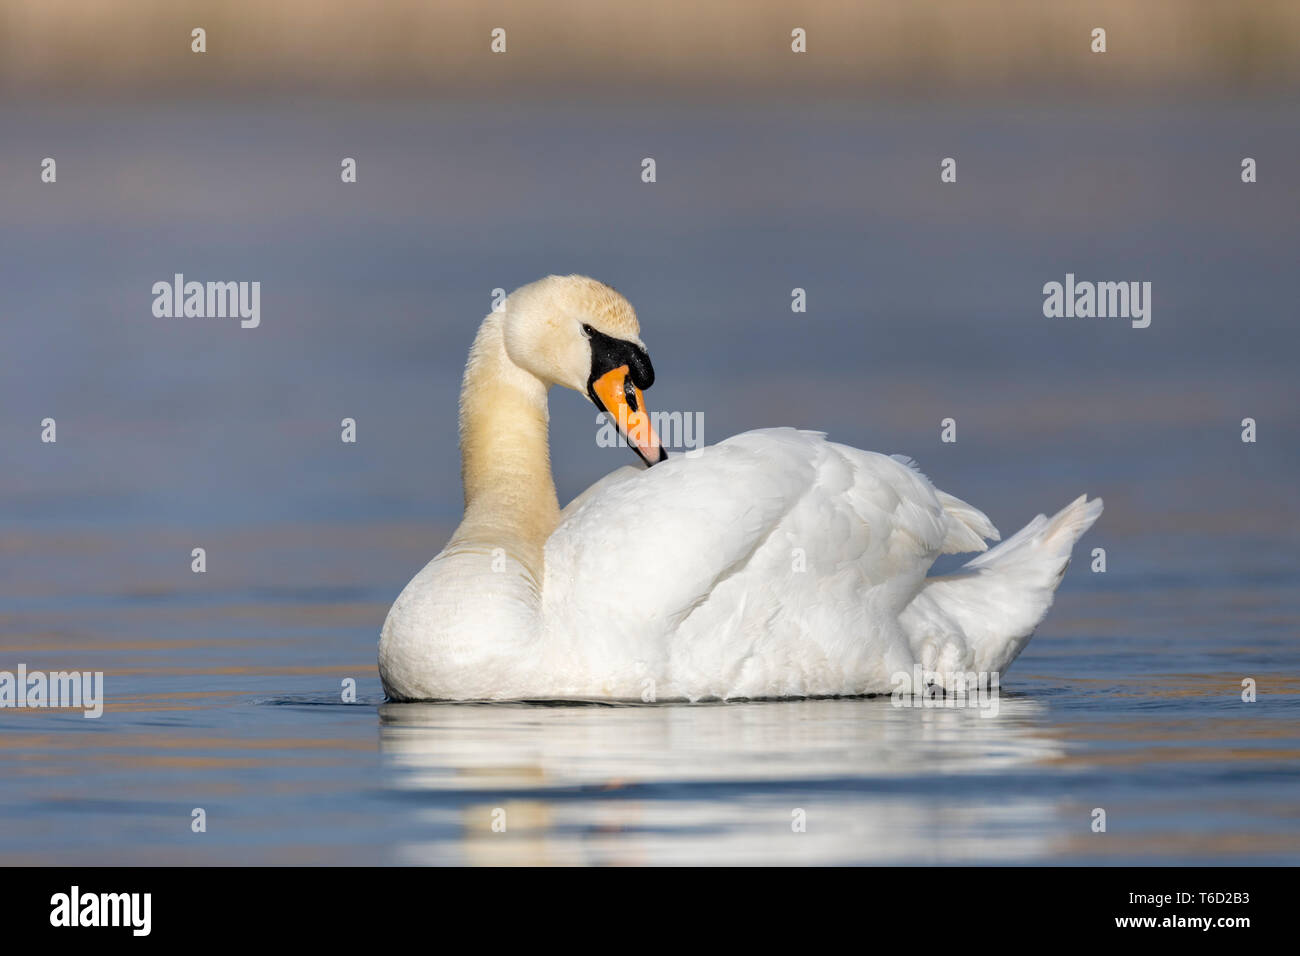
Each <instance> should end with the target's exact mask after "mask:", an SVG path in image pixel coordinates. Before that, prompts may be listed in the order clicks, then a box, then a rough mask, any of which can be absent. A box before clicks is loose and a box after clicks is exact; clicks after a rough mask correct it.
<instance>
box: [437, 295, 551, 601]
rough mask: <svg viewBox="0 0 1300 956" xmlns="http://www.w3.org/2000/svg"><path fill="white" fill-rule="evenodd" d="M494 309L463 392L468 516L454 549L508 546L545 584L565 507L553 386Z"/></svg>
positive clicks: (463, 477)
mask: <svg viewBox="0 0 1300 956" xmlns="http://www.w3.org/2000/svg"><path fill="white" fill-rule="evenodd" d="M501 320H502V315H501V314H500V313H494V314H492V315H489V316H488V317H487V318H486V319H484V320H483V325H482V327H481V328H480V329H479V331H478V335H477V337H475V339H474V346H473V348H472V349H470V354H469V362H468V364H467V365H466V367H465V378H464V381H463V382H462V384H461V389H460V462H461V465H460V471H461V481H462V483H463V484H464V486H465V517H464V519H463V520H462V521H461V523H460V527H459V528H457V529H456V533H455V535H453V536H452V539H451V543H450V544H449V545H448V547H449V548H455V549H473V550H481V549H482V550H491V549H493V548H504V549H505V552H506V554H507V555H509V556H511V557H513V558H515V559H517V560H518V561H519V562H520V563H521V564H523V565H524V567H525V568H526V569H527V570H528V571H529V573H530V574H531V575H532V577H533V580H534V583H535V584H536V585H537V586H538V588H539V589H540V587H541V581H542V552H543V548H544V546H545V544H546V539H547V538H549V537H550V535H551V532H552V531H554V530H555V526H556V524H557V523H558V522H559V517H560V504H559V501H558V500H557V498H556V496H555V482H554V480H553V479H552V478H551V455H550V444H549V440H548V437H547V425H548V422H549V419H550V416H549V413H548V411H547V407H546V385H545V384H543V383H542V382H541V381H540V380H539V379H538V378H537V377H536V376H534V375H533V374H532V373H530V372H527V371H525V370H523V369H521V368H520V367H519V366H518V365H516V364H515V363H514V362H512V361H511V360H510V357H509V356H508V355H507V354H506V349H505V342H504V339H503V336H502V328H501Z"/></svg>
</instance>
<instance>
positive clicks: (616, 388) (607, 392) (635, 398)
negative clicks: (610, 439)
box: [591, 365, 668, 465]
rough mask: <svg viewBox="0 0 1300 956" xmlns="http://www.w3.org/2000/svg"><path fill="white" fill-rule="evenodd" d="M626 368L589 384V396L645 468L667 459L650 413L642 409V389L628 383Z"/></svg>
mask: <svg viewBox="0 0 1300 956" xmlns="http://www.w3.org/2000/svg"><path fill="white" fill-rule="evenodd" d="M627 376H628V367H627V366H626V365H620V366H619V367H618V368H615V369H611V370H610V371H608V372H606V373H605V374H604V375H602V376H601V377H600V378H598V379H596V380H595V381H594V382H592V383H591V394H592V397H593V398H594V399H595V400H596V404H597V405H599V406H600V408H601V410H602V411H603V412H605V414H607V415H609V416H610V417H612V418H613V419H614V421H615V423H616V424H617V425H618V430H619V432H620V433H621V434H622V436H623V437H624V438H626V439H627V443H628V444H629V445H631V446H632V448H633V449H635V451H636V453H637V454H638V455H640V456H641V460H642V461H644V462H645V463H646V464H647V465H653V464H656V463H657V462H661V461H663V460H664V459H665V458H667V457H668V453H667V452H666V451H664V449H663V446H662V445H660V444H659V436H658V435H657V434H655V430H654V426H653V425H651V424H650V413H649V412H648V411H647V410H646V407H645V397H644V396H643V395H642V394H641V389H639V388H637V387H636V386H635V385H633V384H632V382H631V380H630V379H628V377H627Z"/></svg>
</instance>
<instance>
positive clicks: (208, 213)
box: [0, 101, 1300, 864]
mask: <svg viewBox="0 0 1300 956" xmlns="http://www.w3.org/2000/svg"><path fill="white" fill-rule="evenodd" d="M1298 118H1300V117H1298V116H1297V108H1296V107H1295V106H1294V105H1291V104H1280V103H1279V104H1275V105H1271V104H1259V103H1255V104H1244V103H1232V102H1226V103H1222V104H1200V105H1197V106H1188V105H1181V106H1180V105H1178V104H1170V103H1160V104H1143V103H1131V104H1108V105H1106V106H1104V107H1102V106H1083V105H1078V104H1046V105H1042V104H1015V105H1011V104H993V105H986V106H979V105H973V104H967V105H965V106H962V107H955V106H954V107H938V106H933V105H929V104H924V103H913V104H875V105H849V104H840V105H834V104H832V105H824V106H820V107H817V108H808V107H807V106H806V105H801V104H795V103H789V104H785V103H769V104H762V105H761V106H760V105H748V106H747V105H743V104H741V105H736V104H725V105H711V104H708V103H699V104H695V105H692V106H678V107H668V106H655V107H651V106H638V105H636V104H630V105H629V104H624V105H622V106H619V107H614V106H591V107H589V108H588V107H582V108H579V107H578V106H576V105H561V104H547V103H534V104H528V105H525V106H505V105H500V104H464V105H459V106H437V107H432V106H426V105H419V104H414V103H411V104H401V103H389V104H386V105H383V106H377V105H374V104H364V103H358V104H349V103H327V102H311V101H308V102H304V103H301V104H291V105H286V104H271V105H264V106H250V105H232V104H223V103H215V102H212V103H202V104H197V105H196V104H188V105H184V106H181V105H170V104H163V103H158V104H149V105H138V106H135V107H130V108H128V107H122V106H86V107H72V106H66V105H61V106H52V105H49V104H38V105H30V104H28V105H19V104H9V105H5V106H3V107H0V128H3V129H4V130H5V136H4V137H3V139H0V165H3V166H4V168H6V169H28V168H30V169H31V170H35V169H36V166H35V165H34V162H35V161H34V160H33V159H32V157H37V158H39V157H41V156H45V155H53V156H55V157H56V158H57V159H58V162H59V182H58V183H57V185H56V186H42V185H41V184H39V182H38V181H37V177H36V174H35V172H33V173H32V175H30V176H28V177H26V178H22V177H13V176H11V177H5V178H4V180H3V182H2V183H0V208H3V209H4V211H5V223H6V226H7V228H6V229H5V230H4V232H3V234H0V281H2V282H3V286H2V287H3V288H4V289H5V292H6V301H5V303H4V305H3V310H4V311H3V318H4V321H3V323H2V324H0V353H2V354H3V355H4V356H5V362H6V364H5V372H4V375H3V376H0V401H2V404H3V408H4V409H5V414H4V416H3V417H2V418H0V433H2V434H0V442H2V445H3V448H4V449H5V467H4V468H3V469H2V470H0V521H2V522H3V525H2V527H3V534H2V535H0V567H3V570H4V573H3V574H0V669H13V668H15V667H16V666H17V664H19V663H25V664H26V665H27V666H28V667H29V668H31V669H46V670H56V669H75V670H103V671H105V672H106V682H107V693H108V696H109V701H108V704H107V707H106V710H105V714H104V716H103V717H102V718H101V719H99V720H85V719H83V718H82V717H81V716H80V715H79V714H78V713H70V712H67V711H56V710H23V711H17V710H2V711H0V862H3V863H8V864H12V863H145V862H160V863H195V864H198V863H204V864H208V863H241V862H244V863H358V864H360V863H480V862H482V863H543V862H545V863H688V862H707V863H719V862H740V863H749V862H773V861H779V862H790V863H812V862H835V863H841V862H842V863H876V862H880V863H931V862H1016V863H1019V862H1050V863H1063V862H1083V863H1106V864H1110V863H1162V864H1190V863H1215V862H1225V863H1227V862H1231V863H1283V862H1285V863H1295V862H1297V861H1300V814H1297V810H1296V806H1297V800H1296V797H1297V783H1298V782H1300V769H1298V768H1300V763H1297V757H1298V756H1300V730H1297V727H1298V724H1297V717H1298V716H1300V686H1298V684H1300V678H1297V675H1300V650H1298V648H1297V640H1296V638H1297V634H1296V622H1297V619H1298V614H1297V612H1298V611H1300V607H1298V605H1300V597H1298V596H1297V595H1300V588H1297V584H1298V583H1300V582H1298V580H1297V578H1298V573H1297V568H1300V560H1298V559H1300V546H1298V544H1297V535H1296V530H1297V528H1296V524H1297V522H1296V518H1297V510H1296V504H1295V498H1294V488H1295V485H1296V479H1297V477H1300V414H1297V403H1296V385H1295V383H1296V374H1295V372H1296V354H1297V346H1298V345H1300V336H1298V335H1297V332H1296V326H1295V308H1294V288H1293V279H1294V275H1295V264H1296V259H1295V257H1296V249H1297V248H1300V245H1298V240H1300V222H1298V220H1297V217H1296V215H1295V211H1296V209H1297V208H1300V185H1297V184H1296V183H1295V182H1294V177H1286V176H1285V175H1284V169H1285V162H1286V158H1287V157H1290V156H1294V155H1296V151H1297V147H1300V123H1297V122H1296V120H1297V119H1298ZM345 155H347V156H356V157H357V159H358V168H359V173H360V181H359V182H358V183H357V184H356V185H355V186H346V187H345V186H342V185H341V184H340V183H339V182H338V163H339V159H340V158H341V157H342V156H345ZM646 155H653V156H656V157H657V159H658V163H659V181H658V182H657V183H655V184H654V185H653V186H643V185H642V184H641V183H640V182H639V178H638V177H639V170H640V160H641V158H642V157H643V156H646ZM949 155H951V156H955V157H957V158H958V162H959V179H958V184H957V185H956V186H953V187H943V188H940V186H939V185H938V182H937V179H938V177H937V167H938V159H939V158H941V157H943V156H949ZM1242 155H1255V156H1256V157H1257V158H1258V159H1259V162H1260V169H1261V181H1260V182H1259V183H1258V184H1256V185H1254V186H1245V185H1243V184H1241V183H1240V182H1239V181H1238V180H1237V173H1236V170H1237V168H1238V164H1239V161H1240V157H1241V156H1242ZM568 271H583V272H587V273H590V274H593V275H595V276H597V277H600V278H603V279H606V280H608V281H611V282H612V283H614V284H615V285H616V286H618V287H619V288H620V290H621V291H623V292H625V293H626V294H627V295H628V296H629V297H630V298H631V300H632V301H633V303H634V304H635V305H636V306H637V308H638V310H639V312H640V314H641V318H642V325H643V332H644V337H645V339H646V341H647V343H648V345H649V346H650V351H651V354H652V356H653V357H654V360H655V364H656V370H657V372H658V374H659V379H658V382H657V384H656V385H655V387H654V389H653V390H652V391H651V392H650V393H649V396H648V398H649V400H650V402H651V406H652V408H660V409H667V410H687V411H702V412H703V413H704V415H705V438H706V440H708V441H710V442H712V441H716V440H718V439H720V438H722V437H725V436H726V435H728V434H732V433H734V432H736V431H740V430H743V429H746V428H752V427H760V426H764V425H776V424H797V425H803V426H809V427H817V428H820V429H824V430H827V431H829V432H830V433H831V434H832V436H833V437H835V438H836V439H838V440H841V441H845V442H848V443H850V444H854V445H858V446H861V447H867V448H873V449H878V450H882V451H891V452H902V453H906V454H909V455H912V456H913V457H915V458H917V459H918V460H919V462H920V464H921V466H922V467H923V468H924V469H925V471H926V472H927V474H929V475H930V476H931V478H933V479H934V480H935V481H936V483H937V484H939V486H940V487H943V488H946V489H947V490H949V491H952V492H953V493H955V494H958V495H960V496H961V497H963V498H966V499H968V500H970V501H972V502H974V503H976V504H977V505H979V506H981V507H983V508H984V509H985V510H986V511H987V512H988V513H989V514H990V516H991V517H992V518H993V519H994V521H995V522H996V523H997V524H998V525H999V526H1000V527H1001V529H1002V531H1003V532H1004V534H1006V533H1010V532H1011V531H1014V530H1015V529H1016V528H1017V527H1019V526H1020V525H1021V524H1023V523H1024V522H1025V521H1027V520H1028V519H1029V518H1030V517H1032V516H1033V514H1035V513H1037V512H1038V511H1052V510H1055V509H1057V508H1059V507H1060V506H1062V505H1063V504H1065V503H1066V502H1067V501H1069V500H1070V499H1071V498H1073V497H1074V496H1075V495H1077V494H1078V493H1080V492H1083V491H1087V492H1088V493H1090V494H1096V495H1101V496H1102V497H1104V498H1105V499H1106V513H1105V514H1104V515H1103V517H1102V519H1101V521H1100V523H1099V524H1098V526H1097V527H1096V528H1095V529H1094V530H1093V531H1092V532H1091V533H1090V534H1089V535H1088V536H1087V537H1086V538H1085V539H1084V540H1083V542H1082V543H1081V545H1080V549H1079V551H1077V552H1076V560H1075V562H1074V564H1073V565H1072V566H1071V568H1070V569H1069V571H1068V573H1067V576H1066V579H1065V581H1064V583H1063V584H1062V586H1061V589H1060V593H1059V595H1058V600H1057V604H1056V606H1055V607H1054V608H1053V610H1052V612H1051V614H1050V616H1049V617H1048V619H1047V621H1046V622H1045V624H1044V625H1043V627H1042V628H1040V631H1039V633H1038V635H1037V636H1036V637H1035V639H1034V640H1033V642H1032V643H1031V644H1030V645H1029V648H1028V649H1027V650H1026V652H1025V653H1024V655H1023V656H1022V657H1021V658H1020V660H1019V661H1017V662H1016V664H1015V666H1014V667H1013V669H1012V670H1011V672H1010V673H1009V674H1008V675H1006V678H1005V680H1004V686H1003V689H1004V695H1003V698H1002V701H1001V710H1000V713H999V715H998V716H997V717H996V718H993V719H990V718H986V717H981V716H980V714H979V713H978V712H975V711H959V710H942V711H941V710H905V709H898V708H894V707H891V706H890V703H889V701H887V700H879V699H868V700H820V701H792V702H761V703H760V702H755V703H737V704H726V705H720V704H707V705H697V706H618V707H609V706H599V705H586V706H554V705H545V706H544V705H526V704H509V705H506V704H499V705H459V706H458V705H433V704H423V705H389V704H384V703H383V702H382V695H381V692H380V688H379V682H378V677H377V674H376V671H375V662H374V657H375V640H376V637H377V634H378V630H379V626H380V624H381V622H382V620H383V616H384V613H385V612H386V610H387V608H388V605H389V603H390V602H391V601H392V599H393V597H395V596H396V594H397V592H398V591H399V590H400V589H401V587H402V585H403V584H405V582H406V581H407V580H408V579H409V577H410V576H411V575H412V574H413V573H414V572H415V571H416V570H417V569H418V568H419V567H420V566H421V565H422V564H423V563H424V562H425V561H426V560H427V559H428V558H429V557H430V556H431V555H432V554H434V553H435V552H436V551H437V550H438V548H439V547H440V546H441V545H442V543H443V541H444V540H445V538H446V535H447V534H448V532H449V530H450V528H451V527H453V526H454V523H455V521H456V520H457V517H458V506H459V500H458V499H459V486H458V480H457V460H456V454H455V415H454V408H455V397H456V388H457V384H458V378H459V372H460V367H461V364H462V363H463V360H464V353H465V350H466V348H467V347H468V344H469V341H470V339H471V338H472V335H473V332H474V329H475V327H476V325H477V322H478V319H479V318H480V317H481V316H482V314H483V313H484V312H485V311H486V309H487V307H488V303H489V297H490V292H491V290H492V289H493V288H495V287H498V286H500V287H504V288H507V289H509V288H512V287H514V286H515V285H518V284H520V283H523V282H526V281H529V280H530V279H533V278H536V277H537V276H540V275H543V274H546V273H548V272H568ZM1067 271H1069V272H1074V273H1075V274H1076V275H1078V276H1079V277H1080V278H1092V279H1099V280H1100V279H1141V280H1150V281H1152V282H1153V287H1154V312H1153V322H1152V326H1151V328H1149V329H1145V330H1134V329H1131V328H1129V327H1128V326H1127V324H1126V323H1123V322H1114V321H1109V322H1108V321H1100V320H1094V321H1091V322H1089V321H1086V320H1077V321H1074V322H1068V321H1058V322H1052V321H1049V320H1046V319H1044V318H1043V317H1042V315H1041V302H1042V297H1041V293H1040V291H1039V290H1040V289H1041V286H1042V284H1043V283H1044V282H1047V281H1052V280H1056V281H1060V280H1062V279H1063V278H1064V275H1065V273H1066V272H1067ZM174 272H184V273H186V274H187V276H189V277H191V278H196V279H200V280H207V279H213V280H228V279H231V280H260V281H262V283H263V298H262V311H263V325H262V327H261V328H259V329H256V330H240V329H239V328H238V327H237V323H223V322H222V321H221V320H198V319H190V320H161V319H155V318H153V317H152V315H151V314H150V303H151V301H152V296H151V295H150V291H149V290H150V287H151V285H152V283H153V282H155V281H159V280H169V279H170V277H171V275H172V274H173V273H174ZM794 286H801V287H804V288H806V289H807V290H808V297H809V309H810V311H809V313H808V314H807V315H806V316H792V315H791V313H790V312H789V306H788V303H789V297H790V289H791V288H792V287H794ZM47 416H48V417H53V418H55V419H56V420H57V422H58V442H57V444H54V445H48V444H41V443H40V442H39V440H38V436H39V423H40V421H41V419H43V418H45V417H47ZM947 416H954V417H956V418H957V419H958V429H959V432H958V438H959V440H958V442H957V443H956V444H955V445H945V444H941V443H940V442H939V428H938V423H939V421H940V419H942V418H944V417H947ZM1247 416H1249V417H1253V418H1255V419H1256V420H1257V422H1258V423H1259V441H1258V442H1257V443H1255V444H1251V445H1245V444H1242V443H1241V442H1240V440H1239V433H1240V430H1241V427H1240V424H1239V423H1240V421H1241V419H1242V418H1244V417H1247ZM344 417H352V418H355V419H356V420H357V422H358V434H359V442H358V444H357V445H355V446H351V445H344V444H342V443H341V442H340V441H339V440H338V439H339V422H340V420H341V419H342V418H344ZM552 417H553V427H552V445H553V450H554V458H555V468H556V477H557V483H558V485H559V487H560V493H561V496H562V497H565V498H567V497H570V496H572V495H574V494H576V493H577V492H578V491H580V490H581V489H582V488H583V487H585V486H586V485H587V484H589V483H590V482H591V481H593V480H595V479H596V478H598V477H599V476H600V475H602V474H604V473H605V472H606V471H608V470H609V469H611V468H613V467H615V466H617V465H622V464H624V463H626V462H627V461H628V460H630V457H631V455H630V453H629V452H626V451H618V450H611V449H604V448H598V447H596V444H595V442H594V441H593V440H592V439H593V435H594V434H595V424H594V421H593V417H592V413H591V412H590V410H589V407H588V406H586V405H585V404H584V403H583V402H582V400H581V399H580V398H578V397H577V396H574V395H569V394H564V395H555V396H553V398H552ZM195 547H203V548H205V549H206V552H207V566H208V570H207V572H206V573H205V574H202V575H198V574H193V573H192V572H191V571H190V562H191V557H190V555H191V550H192V549H193V548H195ZM1094 547H1104V548H1105V549H1106V552H1107V571H1106V573H1105V574H1095V573H1092V571H1091V570H1090V563H1091V559H1090V557H1089V553H1090V551H1091V549H1092V548H1094ZM944 566H945V567H946V566H948V565H944ZM348 678H351V679H354V680H355V681H356V684H357V692H358V699H357V701H356V702H355V703H349V704H345V703H343V702H342V701H341V687H342V684H343V682H344V681H345V680H346V679H348ZM1243 678H1253V679H1254V680H1255V681H1256V683H1257V686H1258V691H1259V697H1258V701H1257V702H1255V703H1243V702H1242V701H1241V682H1242V680H1243ZM195 808H202V809H203V810H204V811H205V812H206V820H207V830H206V832H205V833H194V832H192V830H191V819H192V811H193V810H194V809H195ZM1095 808H1102V809H1104V810H1105V811H1106V820H1107V832H1105V833H1094V832H1092V829H1091V824H1092V821H1093V811H1094V809H1095ZM497 810H504V811H505V820H506V824H507V829H506V831H505V832H504V833H502V832H496V831H494V829H493V822H494V820H495V819H499V815H494V814H495V813H496V811H497ZM799 810H802V811H803V813H804V818H805V819H806V831H805V832H801V833H796V832H793V831H792V822H793V820H794V819H795V817H796V815H797V814H796V811H799Z"/></svg>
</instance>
